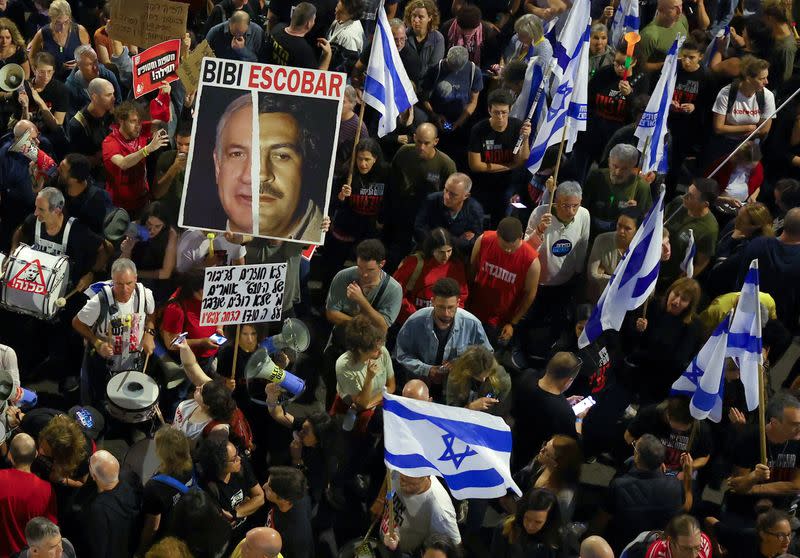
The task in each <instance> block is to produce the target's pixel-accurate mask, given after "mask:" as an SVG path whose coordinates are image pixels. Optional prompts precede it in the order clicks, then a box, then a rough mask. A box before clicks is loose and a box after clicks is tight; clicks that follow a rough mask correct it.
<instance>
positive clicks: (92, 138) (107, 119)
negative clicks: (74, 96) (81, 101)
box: [67, 105, 114, 157]
mask: <svg viewBox="0 0 800 558" xmlns="http://www.w3.org/2000/svg"><path fill="white" fill-rule="evenodd" d="M87 106H88V105H87ZM79 114H80V115H81V116H78V115H77V114H76V115H75V116H73V117H72V118H71V119H70V121H69V122H68V123H67V137H68V138H69V148H70V151H71V152H72V153H80V154H82V155H86V156H87V157H93V156H95V155H97V154H98V153H99V152H100V151H102V149H103V140H104V139H106V136H107V135H108V134H109V131H110V126H111V124H112V123H113V122H114V117H113V116H112V115H111V113H107V114H105V115H103V116H101V117H100V118H96V117H94V116H92V114H91V113H90V112H89V111H88V110H86V107H83V108H82V109H81V110H80V111H79ZM81 120H82V121H83V123H82V122H81ZM84 123H85V126H84Z"/></svg>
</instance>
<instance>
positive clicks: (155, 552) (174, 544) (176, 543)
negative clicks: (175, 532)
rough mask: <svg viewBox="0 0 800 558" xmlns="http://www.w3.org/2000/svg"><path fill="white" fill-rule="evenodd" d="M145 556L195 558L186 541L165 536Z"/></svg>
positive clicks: (155, 557)
mask: <svg viewBox="0 0 800 558" xmlns="http://www.w3.org/2000/svg"><path fill="white" fill-rule="evenodd" d="M144 558H193V557H192V553H191V552H189V547H188V546H186V543H185V542H183V541H182V540H180V539H178V538H176V537H165V538H163V539H161V540H160V541H158V542H157V543H156V544H154V545H153V546H151V547H150V550H148V551H147V554H145V555H144Z"/></svg>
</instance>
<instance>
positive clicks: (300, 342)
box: [258, 318, 311, 354]
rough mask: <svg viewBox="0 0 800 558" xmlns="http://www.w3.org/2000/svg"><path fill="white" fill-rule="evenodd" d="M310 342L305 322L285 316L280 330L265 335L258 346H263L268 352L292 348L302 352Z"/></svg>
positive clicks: (273, 352) (272, 352)
mask: <svg viewBox="0 0 800 558" xmlns="http://www.w3.org/2000/svg"><path fill="white" fill-rule="evenodd" d="M310 344H311V334H310V333H309V331H308V327H307V326H306V324H304V323H303V322H301V321H300V320H298V319H297V318H286V320H284V322H283V328H282V329H281V332H280V333H279V334H278V335H273V336H272V337H267V338H266V339H264V340H263V341H262V342H261V343H259V344H258V346H259V347H263V348H265V349H266V350H267V352H268V353H269V354H275V353H276V352H277V351H278V350H279V349H292V350H293V351H296V352H298V353H302V352H303V351H305V350H306V349H308V346H309V345H310Z"/></svg>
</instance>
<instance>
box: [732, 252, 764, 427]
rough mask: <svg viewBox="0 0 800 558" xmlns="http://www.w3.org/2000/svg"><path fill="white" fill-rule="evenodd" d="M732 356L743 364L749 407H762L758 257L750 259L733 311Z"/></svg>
mask: <svg viewBox="0 0 800 558" xmlns="http://www.w3.org/2000/svg"><path fill="white" fill-rule="evenodd" d="M728 356H731V357H734V358H735V359H736V361H737V363H738V364H739V374H740V378H741V380H742V384H744V395H745V399H746V400H747V409H748V410H749V411H752V410H753V409H755V408H756V407H758V367H759V365H761V364H763V354H762V352H761V305H760V304H759V283H758V260H757V259H756V260H753V261H752V262H750V269H748V270H747V275H746V276H745V278H744V284H743V285H742V292H741V294H740V295H739V302H738V303H737V304H736V312H735V313H734V314H733V322H732V323H731V333H730V335H729V336H728Z"/></svg>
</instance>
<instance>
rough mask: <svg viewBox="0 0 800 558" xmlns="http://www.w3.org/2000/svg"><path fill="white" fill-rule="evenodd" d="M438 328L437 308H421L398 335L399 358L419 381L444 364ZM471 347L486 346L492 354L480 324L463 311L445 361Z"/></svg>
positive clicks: (451, 334) (452, 332)
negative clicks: (439, 352)
mask: <svg viewBox="0 0 800 558" xmlns="http://www.w3.org/2000/svg"><path fill="white" fill-rule="evenodd" d="M434 327H436V326H435V325H434V323H433V308H421V309H419V310H417V311H416V312H414V313H413V314H411V317H409V318H408V319H407V320H406V323H404V324H403V327H402V328H400V333H398V334H397V346H396V348H395V353H396V354H395V358H397V361H398V362H399V363H400V364H402V365H403V366H404V367H405V368H406V370H408V372H409V373H410V374H412V375H413V376H415V377H423V378H424V377H427V376H428V375H429V374H430V370H431V367H432V366H436V365H437V364H440V363H437V362H436V352H437V349H438V348H439V340H438V339H437V338H436V333H435V332H434V331H433V328H434ZM470 345H483V346H484V347H486V348H487V349H489V350H490V351H491V350H492V346H491V345H490V344H489V339H487V337H486V332H485V331H483V325H482V324H481V322H480V320H479V319H478V318H476V317H475V316H474V315H473V314H471V313H470V312H467V311H466V310H464V309H463V308H459V309H458V310H456V317H455V320H454V321H453V330H452V331H451V332H450V337H449V338H448V339H447V344H446V345H445V347H444V356H443V359H444V361H445V362H447V361H452V360H453V359H455V358H456V357H458V356H460V355H461V353H463V352H464V350H465V349H466V348H467V347H469V346H470Z"/></svg>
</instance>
